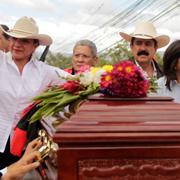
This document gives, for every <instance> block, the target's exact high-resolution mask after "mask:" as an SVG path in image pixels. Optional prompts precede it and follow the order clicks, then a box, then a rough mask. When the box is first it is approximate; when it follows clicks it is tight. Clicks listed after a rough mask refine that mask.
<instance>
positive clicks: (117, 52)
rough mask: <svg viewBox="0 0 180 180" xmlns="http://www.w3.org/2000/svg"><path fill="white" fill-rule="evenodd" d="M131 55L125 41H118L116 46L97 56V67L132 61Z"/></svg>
mask: <svg viewBox="0 0 180 180" xmlns="http://www.w3.org/2000/svg"><path fill="white" fill-rule="evenodd" d="M132 57H133V55H132V53H131V50H130V49H129V43H128V42H127V41H120V42H119V43H118V44H117V45H116V46H114V47H112V48H110V49H108V50H107V51H106V52H104V53H102V54H100V55H99V65H101V66H102V65H105V64H114V63H117V62H119V60H125V59H132Z"/></svg>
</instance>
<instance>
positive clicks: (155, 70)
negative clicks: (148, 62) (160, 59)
mask: <svg viewBox="0 0 180 180" xmlns="http://www.w3.org/2000/svg"><path fill="white" fill-rule="evenodd" d="M135 64H136V65H137V66H138V67H139V68H140V69H141V70H142V72H143V74H144V76H145V77H146V78H147V79H149V78H150V77H149V76H148V74H147V72H146V71H144V70H143V68H142V67H141V66H140V65H139V63H138V62H137V61H136V60H135ZM152 66H153V76H154V77H157V69H156V66H155V64H154V61H152Z"/></svg>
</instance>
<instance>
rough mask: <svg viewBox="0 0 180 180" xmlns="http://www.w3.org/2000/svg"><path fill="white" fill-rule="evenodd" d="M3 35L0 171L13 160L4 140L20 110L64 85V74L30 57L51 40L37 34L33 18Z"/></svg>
mask: <svg viewBox="0 0 180 180" xmlns="http://www.w3.org/2000/svg"><path fill="white" fill-rule="evenodd" d="M3 32H4V33H5V34H7V35H8V36H9V37H10V38H9V41H10V45H9V49H10V52H9V53H7V54H6V56H5V58H3V59H1V60H0V84H1V86H0V104H3V106H0V129H1V131H0V136H1V138H0V169H1V168H3V167H5V166H8V165H9V164H10V163H12V162H13V161H14V160H16V159H17V158H13V156H12V157H11V156H10V154H9V151H10V150H9V143H10V141H8V138H9V135H10V134H12V130H13V128H14V127H15V126H16V124H17V123H18V121H19V119H20V116H21V112H22V111H23V109H25V108H26V107H27V106H29V105H30V104H31V103H32V99H33V97H35V96H37V95H38V94H39V93H40V92H42V91H44V90H45V89H46V88H47V86H49V85H52V84H56V83H58V84H59V83H62V82H64V80H62V79H60V77H59V76H64V77H65V76H67V75H68V73H67V72H65V71H63V70H61V69H58V68H55V67H53V66H50V65H48V64H46V63H44V62H41V61H39V60H38V59H37V58H36V56H35V55H34V53H35V50H36V48H37V47H38V46H39V45H45V46H48V45H50V44H51V43H52V38H51V37H50V36H49V35H46V34H40V33H39V29H38V26H37V24H36V22H35V20H34V19H33V18H29V17H22V18H20V19H19V20H17V22H16V23H15V25H14V27H13V28H12V29H11V30H9V31H5V30H3ZM17 143H18V142H17ZM3 153H4V154H3ZM7 154H8V156H7Z"/></svg>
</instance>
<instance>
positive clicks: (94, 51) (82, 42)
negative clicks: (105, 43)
mask: <svg viewBox="0 0 180 180" xmlns="http://www.w3.org/2000/svg"><path fill="white" fill-rule="evenodd" d="M77 46H88V47H89V48H90V49H91V52H92V54H93V56H94V57H97V48H96V45H95V44H94V43H93V42H92V41H90V40H88V39H83V40H80V41H77V42H76V44H75V45H74V48H73V52H74V51H75V49H76V47H77Z"/></svg>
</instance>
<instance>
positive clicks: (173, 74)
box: [158, 40, 180, 103]
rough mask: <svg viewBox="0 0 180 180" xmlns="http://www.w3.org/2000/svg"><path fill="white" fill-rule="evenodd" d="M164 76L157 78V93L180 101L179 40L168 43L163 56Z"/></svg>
mask: <svg viewBox="0 0 180 180" xmlns="http://www.w3.org/2000/svg"><path fill="white" fill-rule="evenodd" d="M163 70H164V76H163V77H162V78H160V79H159V80H158V86H159V89H158V94H160V95H162V96H170V97H172V98H174V101H175V102H177V103H180V40H176V41H174V42H173V43H171V44H170V45H169V47H168V48H167V49H166V51H165V52H164V56H163Z"/></svg>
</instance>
